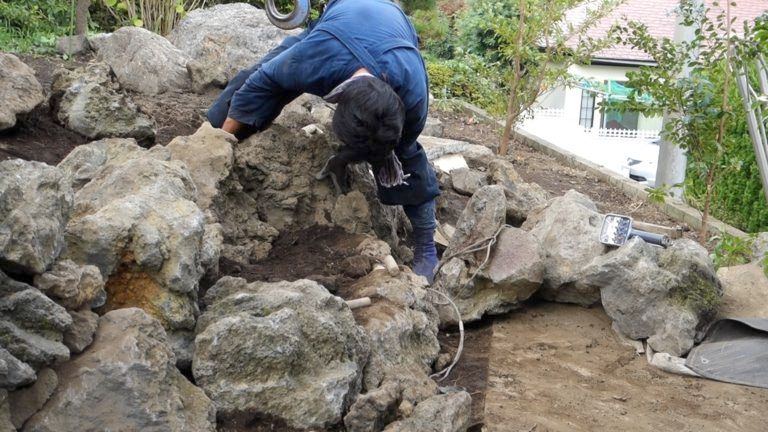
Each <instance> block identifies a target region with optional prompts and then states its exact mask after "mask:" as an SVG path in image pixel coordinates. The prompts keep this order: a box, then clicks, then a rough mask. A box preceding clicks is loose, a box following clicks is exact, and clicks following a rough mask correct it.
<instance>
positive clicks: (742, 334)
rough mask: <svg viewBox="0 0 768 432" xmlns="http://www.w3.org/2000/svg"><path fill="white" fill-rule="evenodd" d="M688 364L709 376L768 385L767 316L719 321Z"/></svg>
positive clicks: (692, 352) (719, 379) (752, 384)
mask: <svg viewBox="0 0 768 432" xmlns="http://www.w3.org/2000/svg"><path fill="white" fill-rule="evenodd" d="M685 365H686V366H688V368H690V369H692V370H693V371H695V372H696V373H698V374H699V375H701V376H703V377H706V378H710V379H714V380H717V381H724V382H729V383H734V384H743V385H748V386H753V387H763V388H768V318H728V319H722V320H720V321H717V322H716V323H714V324H713V325H712V326H711V327H710V328H709V330H708V331H707V335H706V336H705V337H704V340H703V341H702V343H701V344H700V345H698V346H697V347H694V348H693V349H692V350H691V352H690V354H688V359H687V360H686V362H685Z"/></svg>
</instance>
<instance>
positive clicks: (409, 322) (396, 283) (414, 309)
mask: <svg viewBox="0 0 768 432" xmlns="http://www.w3.org/2000/svg"><path fill="white" fill-rule="evenodd" d="M348 293H349V294H348V296H349V298H359V297H371V299H373V304H372V305H371V306H367V307H364V308H360V309H355V311H354V313H355V318H356V319H357V322H358V323H359V324H360V325H362V326H363V328H364V329H365V331H366V333H367V334H368V336H369V338H370V340H371V358H370V361H369V362H368V365H367V366H366V368H365V376H364V380H363V389H364V391H365V392H366V393H370V392H372V391H374V390H375V389H377V388H386V389H388V390H386V392H392V391H394V390H393V387H390V386H392V385H393V384H396V386H397V388H398V389H400V390H398V392H402V394H400V395H399V397H398V399H399V400H406V401H409V402H411V403H413V404H417V403H419V402H421V401H422V400H424V399H426V398H429V397H431V396H432V395H434V394H435V393H436V392H437V386H436V384H435V382H434V381H433V380H431V379H430V378H429V374H430V372H431V365H432V364H433V363H434V361H435V359H436V358H437V356H438V354H439V351H440V344H439V343H438V340H437V326H438V316H437V311H436V310H435V308H434V306H433V305H432V302H431V301H430V300H429V299H428V298H427V291H426V290H425V289H424V279H423V278H422V277H420V276H416V275H415V274H413V273H411V272H410V271H408V270H405V269H404V270H403V271H401V272H400V273H399V274H398V275H397V276H395V277H393V276H391V275H389V273H387V271H386V270H374V271H373V272H371V273H370V274H368V275H367V276H366V277H364V278H361V279H359V280H358V281H356V282H355V284H354V285H352V286H351V287H350V288H349V290H348ZM389 399H390V398H388V397H387V398H385V401H386V400H389ZM385 405H388V403H387V404H385ZM357 408H360V409H363V410H364V411H368V412H369V414H365V412H363V413H357V414H353V412H354V411H350V414H349V415H352V416H353V417H354V418H358V420H359V419H361V418H371V415H370V411H369V409H370V408H365V407H363V406H358V407H357ZM377 411H378V412H379V413H380V414H379V415H377V416H373V417H375V418H378V419H379V420H381V418H383V417H386V415H385V414H386V412H385V411H386V410H382V411H379V410H378V409H377ZM382 416H383V417H382ZM358 424H359V423H358Z"/></svg>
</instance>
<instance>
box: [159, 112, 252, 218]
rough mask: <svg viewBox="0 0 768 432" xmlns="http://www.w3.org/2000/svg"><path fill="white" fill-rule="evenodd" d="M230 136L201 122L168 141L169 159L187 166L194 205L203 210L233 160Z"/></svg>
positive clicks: (233, 140)
mask: <svg viewBox="0 0 768 432" xmlns="http://www.w3.org/2000/svg"><path fill="white" fill-rule="evenodd" d="M236 142H237V139H236V138H235V136H234V135H231V134H229V133H227V132H224V131H223V130H221V129H217V128H214V127H212V126H211V124H210V123H208V122H206V123H203V125H202V126H200V128H199V129H198V130H197V132H195V133H194V135H191V136H184V137H176V138H174V139H173V141H171V142H170V143H168V145H167V146H166V148H168V150H170V152H171V157H172V158H173V159H177V160H180V161H182V162H184V163H185V164H186V165H187V169H188V170H189V173H190V175H191V176H192V180H193V181H194V182H195V186H197V201H196V202H197V205H198V206H199V207H200V208H201V209H202V210H206V209H207V208H209V207H210V206H211V203H212V202H213V200H214V199H215V197H216V195H217V194H218V193H219V183H221V181H222V180H224V179H226V178H227V177H228V176H229V174H230V172H231V170H232V164H233V162H234V152H233V149H232V145H233V144H235V143H236Z"/></svg>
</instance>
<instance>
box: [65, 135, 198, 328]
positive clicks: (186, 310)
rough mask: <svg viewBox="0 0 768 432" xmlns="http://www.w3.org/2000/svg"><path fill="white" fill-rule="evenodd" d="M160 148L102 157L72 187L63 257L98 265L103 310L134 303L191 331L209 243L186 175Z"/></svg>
mask: <svg viewBox="0 0 768 432" xmlns="http://www.w3.org/2000/svg"><path fill="white" fill-rule="evenodd" d="M158 147H159V146H158ZM160 151H163V152H165V154H164V155H165V156H166V157H170V154H168V153H167V150H165V149H162V150H160ZM160 151H153V150H149V151H141V152H133V153H132V154H133V157H131V158H128V157H126V158H125V159H124V160H121V161H120V162H118V161H113V162H109V163H105V164H104V165H103V166H102V168H101V169H99V170H97V171H96V174H95V175H94V177H93V178H92V179H91V181H90V182H88V183H87V184H86V185H84V186H83V187H82V188H81V189H80V190H79V191H78V192H77V194H76V198H75V207H74V211H73V215H74V216H73V218H72V219H71V220H70V222H69V224H68V225H67V231H66V238H67V254H66V258H69V259H71V260H73V261H75V262H78V263H87V264H91V265H95V266H97V267H98V268H99V270H100V271H101V274H102V275H103V276H104V277H105V278H106V279H107V282H106V291H107V294H108V296H107V302H106V305H105V308H106V310H112V309H117V308H121V307H132V306H135V307H141V308H142V309H144V310H146V311H147V312H149V313H150V314H152V315H154V316H155V317H157V318H158V319H159V320H160V321H161V322H162V323H163V325H164V326H166V328H168V329H191V328H193V327H194V324H195V316H196V314H197V300H196V297H197V287H198V282H199V280H200V279H201V278H202V276H203V275H204V274H205V272H206V270H207V269H206V268H205V267H204V266H203V265H202V264H203V263H202V260H203V258H206V259H208V260H210V257H211V256H212V255H211V253H212V251H208V252H206V257H204V256H203V253H202V252H203V251H204V250H207V249H208V248H210V246H211V245H210V244H206V243H205V242H204V239H205V229H206V224H205V215H204V213H203V212H202V211H201V210H200V209H199V208H198V207H197V205H196V204H195V203H194V200H195V199H196V198H197V192H196V188H195V185H194V182H193V180H192V178H191V177H190V175H189V173H188V172H187V171H186V168H185V166H184V165H183V164H182V163H181V162H178V161H170V162H169V161H166V160H161V158H160V156H162V155H163V154H161V153H159V152H160Z"/></svg>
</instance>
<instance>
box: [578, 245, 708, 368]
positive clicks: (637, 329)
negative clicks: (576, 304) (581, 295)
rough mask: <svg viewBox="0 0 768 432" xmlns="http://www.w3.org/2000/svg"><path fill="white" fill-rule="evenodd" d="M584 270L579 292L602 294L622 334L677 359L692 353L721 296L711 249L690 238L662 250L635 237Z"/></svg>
mask: <svg viewBox="0 0 768 432" xmlns="http://www.w3.org/2000/svg"><path fill="white" fill-rule="evenodd" d="M583 272H584V278H583V279H582V280H581V281H580V282H579V283H578V284H577V285H579V287H578V288H581V289H585V290H588V289H599V290H600V293H601V299H602V304H603V308H605V312H606V313H607V314H608V316H610V317H611V318H612V319H613V320H614V322H616V325H617V326H618V328H619V330H620V331H621V332H622V333H624V334H625V335H627V336H629V337H630V338H632V339H645V338H648V344H649V345H650V346H651V347H652V348H653V349H654V350H656V351H661V352H667V353H670V354H672V355H675V356H682V355H684V354H685V353H687V352H688V350H690V349H691V347H692V346H693V343H694V341H695V339H696V337H697V333H698V332H699V331H700V330H702V329H703V328H704V327H705V325H706V324H707V323H708V322H709V321H710V320H711V319H712V318H713V317H714V316H715V312H716V308H717V305H718V304H719V302H720V298H721V296H722V288H721V285H720V282H719V281H718V279H717V276H716V274H715V271H714V266H713V264H712V261H711V259H710V258H709V256H708V255H707V251H706V249H704V248H703V247H702V246H700V245H699V244H698V243H696V242H694V241H692V240H688V239H680V240H677V241H675V243H673V245H672V246H671V247H669V248H667V249H660V248H658V247H655V246H651V245H649V244H647V243H645V242H644V241H643V240H641V239H639V238H634V239H631V240H630V241H629V242H628V243H626V244H625V245H624V246H622V247H620V248H618V249H617V250H614V251H612V252H610V253H608V254H605V255H604V256H601V257H598V258H596V259H594V260H593V262H592V263H591V264H590V265H588V266H586V267H585V268H584V270H583ZM582 285H583V286H582Z"/></svg>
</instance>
